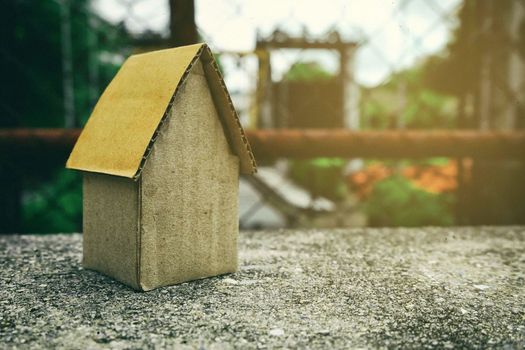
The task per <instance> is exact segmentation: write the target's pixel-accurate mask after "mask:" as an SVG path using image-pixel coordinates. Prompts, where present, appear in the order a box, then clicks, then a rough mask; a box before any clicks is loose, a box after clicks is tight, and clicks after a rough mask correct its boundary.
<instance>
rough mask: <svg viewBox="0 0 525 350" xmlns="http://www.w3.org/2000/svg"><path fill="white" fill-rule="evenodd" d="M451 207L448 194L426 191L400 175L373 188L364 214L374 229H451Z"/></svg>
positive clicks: (450, 197)
mask: <svg viewBox="0 0 525 350" xmlns="http://www.w3.org/2000/svg"><path fill="white" fill-rule="evenodd" d="M453 204H454V199H453V197H452V195H451V194H448V193H446V194H434V193H430V192H426V191H424V190H421V189H419V188H416V187H414V186H413V185H412V184H411V183H410V181H408V180H407V179H405V178H403V177H401V176H391V177H388V178H386V179H384V180H382V181H380V182H378V183H377V184H376V185H375V187H374V189H373V191H372V193H371V195H370V197H369V198H368V200H367V201H366V204H365V211H366V213H367V214H368V217H369V220H370V223H371V225H373V226H425V225H435V226H450V225H452V224H453V223H454V218H453V215H452V210H451V209H452V206H453Z"/></svg>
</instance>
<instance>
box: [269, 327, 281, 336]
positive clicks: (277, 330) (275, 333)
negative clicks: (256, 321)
mask: <svg viewBox="0 0 525 350" xmlns="http://www.w3.org/2000/svg"><path fill="white" fill-rule="evenodd" d="M268 334H269V335H271V336H272V337H282V336H283V335H284V329H281V328H274V329H271V330H270V332H268Z"/></svg>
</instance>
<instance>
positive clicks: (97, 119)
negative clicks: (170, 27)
mask: <svg viewBox="0 0 525 350" xmlns="http://www.w3.org/2000/svg"><path fill="white" fill-rule="evenodd" d="M197 60H200V61H201V62H202V65H203V68H204V72H205V75H206V79H207V81H208V86H209V88H210V91H211V95H212V97H213V101H214V103H215V107H216V108H217V111H218V114H219V116H220V118H221V122H222V124H223V127H224V131H225V134H226V136H227V138H228V142H229V144H230V146H231V148H232V151H233V152H234V153H235V154H236V155H237V156H238V157H239V159H240V169H241V172H242V173H245V174H252V173H255V172H256V164H255V159H254V157H253V154H252V152H251V149H250V145H249V143H248V140H247V139H246V136H245V135H244V131H243V129H242V127H241V124H240V122H239V118H238V116H237V112H236V111H235V108H234V107H233V104H232V102H231V98H230V95H229V94H228V91H227V89H226V85H225V84H224V81H223V79H222V76H221V74H220V72H219V69H218V66H217V64H216V63H215V60H214V59H213V55H212V53H211V51H210V49H209V48H208V46H207V45H206V44H196V45H189V46H183V47H179V48H175V49H168V50H160V51H154V52H150V53H145V54H140V55H133V56H131V57H129V58H128V59H127V60H126V62H124V64H123V65H122V67H121V68H120V70H119V71H118V73H117V75H116V76H115V78H113V80H112V81H111V83H110V84H109V85H108V87H107V88H106V90H105V91H104V93H103V94H102V96H101V97H100V99H99V101H98V103H97V105H96V106H95V108H94V110H93V113H92V114H91V116H90V118H89V120H88V121H87V123H86V125H85V127H84V129H83V130H82V133H81V134H80V136H79V138H78V140H77V143H76V144H75V147H74V148H73V151H72V152H71V155H70V156H69V159H68V161H67V163H66V167H67V168H70V169H77V170H83V171H89V172H97V173H104V174H110V175H117V176H123V177H127V178H134V179H136V178H138V177H139V176H140V173H141V171H142V168H143V166H144V163H145V161H146V160H147V157H148V155H149V153H150V151H151V148H152V146H153V143H154V142H155V139H156V135H157V133H158V131H159V128H160V126H161V125H162V122H163V121H164V120H165V119H166V118H167V117H168V114H169V111H170V109H171V106H172V104H173V99H174V97H175V95H176V94H177V92H178V91H179V90H180V86H181V85H182V84H184V82H185V80H186V78H187V77H188V74H189V71H190V69H191V67H192V66H193V64H195V62H197Z"/></svg>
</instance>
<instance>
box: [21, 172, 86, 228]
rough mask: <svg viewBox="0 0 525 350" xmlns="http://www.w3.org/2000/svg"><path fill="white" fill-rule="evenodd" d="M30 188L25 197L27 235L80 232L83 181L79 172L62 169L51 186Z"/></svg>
mask: <svg viewBox="0 0 525 350" xmlns="http://www.w3.org/2000/svg"><path fill="white" fill-rule="evenodd" d="M35 185H36V186H35V187H33V188H28V189H27V193H26V194H25V196H24V197H23V203H22V204H23V210H22V217H23V227H22V230H23V232H39V233H47V232H50V233H51V232H79V231H81V222H82V182H81V176H80V174H78V173H77V172H73V171H68V170H65V169H61V170H58V171H56V172H55V173H54V174H53V176H52V179H51V180H50V181H49V182H47V183H44V184H42V183H37V184H35Z"/></svg>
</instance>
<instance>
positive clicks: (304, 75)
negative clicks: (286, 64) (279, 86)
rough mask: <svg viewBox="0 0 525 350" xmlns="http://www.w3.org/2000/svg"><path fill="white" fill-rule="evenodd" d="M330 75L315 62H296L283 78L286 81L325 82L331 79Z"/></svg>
mask: <svg viewBox="0 0 525 350" xmlns="http://www.w3.org/2000/svg"><path fill="white" fill-rule="evenodd" d="M332 77H333V76H332V74H330V73H329V72H327V71H326V70H325V69H324V68H323V67H322V66H321V65H320V64H319V63H317V62H298V63H295V64H294V65H293V66H292V67H290V69H289V70H288V72H286V74H285V76H284V80H288V81H313V80H327V79H330V78H332Z"/></svg>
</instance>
